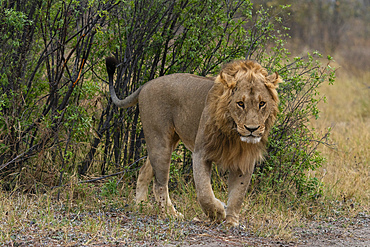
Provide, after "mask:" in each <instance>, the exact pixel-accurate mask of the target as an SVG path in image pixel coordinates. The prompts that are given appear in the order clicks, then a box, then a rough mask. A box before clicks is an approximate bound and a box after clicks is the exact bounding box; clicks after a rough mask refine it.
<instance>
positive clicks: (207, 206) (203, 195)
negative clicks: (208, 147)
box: [193, 154, 226, 222]
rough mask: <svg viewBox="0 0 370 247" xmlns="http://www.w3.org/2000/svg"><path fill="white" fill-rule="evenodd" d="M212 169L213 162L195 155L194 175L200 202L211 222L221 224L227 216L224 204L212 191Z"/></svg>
mask: <svg viewBox="0 0 370 247" xmlns="http://www.w3.org/2000/svg"><path fill="white" fill-rule="evenodd" d="M211 168H212V162H208V161H205V160H203V159H202V156H201V155H199V154H194V155H193V174H194V182H195V187H196V191H197V197H198V201H199V203H200V205H201V207H202V209H203V212H204V213H205V214H206V215H207V216H208V217H210V219H211V220H215V221H217V222H220V221H222V220H224V219H225V217H226V214H225V209H224V206H223V203H222V202H221V201H220V200H218V199H217V198H216V197H215V195H214V193H213V190H212V185H211Z"/></svg>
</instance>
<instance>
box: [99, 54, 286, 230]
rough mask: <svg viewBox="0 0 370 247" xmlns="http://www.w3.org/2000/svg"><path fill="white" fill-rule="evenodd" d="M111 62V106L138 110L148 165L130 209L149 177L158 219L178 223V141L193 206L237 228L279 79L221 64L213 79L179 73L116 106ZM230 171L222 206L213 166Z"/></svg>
mask: <svg viewBox="0 0 370 247" xmlns="http://www.w3.org/2000/svg"><path fill="white" fill-rule="evenodd" d="M116 64H117V61H116V59H115V58H113V57H109V58H107V59H106V66H107V72H108V76H109V89H110V94H111V98H112V101H113V103H114V104H115V105H116V106H118V107H121V108H128V107H131V106H134V105H135V104H137V103H138V104H139V111H140V115H141V122H142V126H143V131H144V136H145V140H146V143H147V149H148V159H147V160H146V162H145V164H144V165H143V166H142V167H141V169H140V171H139V176H138V180H137V188H136V198H135V200H136V202H137V203H140V202H142V201H145V200H147V196H148V186H149V185H150V183H151V181H152V179H153V177H154V186H153V191H154V196H155V199H156V201H157V203H158V205H159V209H160V212H161V214H166V213H167V214H171V215H174V216H178V217H182V215H181V214H180V213H179V212H177V211H176V209H175V208H174V206H173V204H172V202H171V199H170V197H169V194H168V180H169V170H170V162H171V153H172V152H173V151H174V149H175V147H176V146H177V144H178V143H179V141H180V140H182V142H183V143H184V144H185V146H186V148H188V149H189V150H190V151H192V154H193V174H194V181H195V187H196V192H197V198H198V201H199V203H200V205H201V208H202V210H203V212H204V213H205V214H206V215H207V216H208V217H209V218H210V219H211V220H212V221H217V222H222V221H224V220H225V219H226V225H227V226H231V227H232V226H237V225H239V213H240V210H241V207H242V203H243V200H244V197H245V195H246V191H247V188H248V186H249V183H250V179H251V175H252V173H253V170H254V166H255V163H256V162H258V161H260V160H261V159H263V154H264V152H265V146H266V143H267V139H268V133H269V131H270V129H271V127H272V126H273V124H274V122H275V119H276V115H277V113H278V103H279V99H278V94H277V91H276V89H277V87H278V83H279V82H280V81H281V79H280V78H279V76H278V74H277V73H273V74H271V75H268V73H267V70H266V69H264V68H263V67H262V66H261V65H259V64H258V63H256V62H253V61H248V60H238V61H234V62H231V63H228V64H226V65H225V66H224V67H223V68H222V70H221V72H220V73H219V74H218V75H217V77H216V78H209V77H201V76H196V75H192V74H185V73H177V74H171V75H165V76H162V77H159V78H156V79H154V80H151V81H149V82H147V83H146V84H144V85H143V86H141V87H140V88H139V89H137V90H136V91H135V92H134V93H132V94H131V95H130V96H128V97H127V98H125V99H124V100H120V99H118V97H117V95H116V93H115V90H114V87H113V76H114V73H115V68H116ZM213 163H214V164H216V165H218V166H221V167H222V168H224V169H225V170H228V171H229V178H228V190H229V192H228V201H227V204H226V205H225V204H224V203H223V202H221V201H220V200H219V199H217V198H216V197H215V195H214V193H213V190H212V186H211V168H212V164H213Z"/></svg>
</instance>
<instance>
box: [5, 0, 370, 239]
mask: <svg viewBox="0 0 370 247" xmlns="http://www.w3.org/2000/svg"><path fill="white" fill-rule="evenodd" d="M289 2H290V1H285V0H271V1H267V0H256V1H248V0H243V1H198V0H191V1H190V0H183V1H172V0H156V1H153V0H151V1H145V0H142V1H134V0H133V1H109V0H106V1H94V0H90V1H77V0H71V1H52V0H32V1H22V0H19V1H10V0H0V5H1V10H0V29H1V33H2V35H1V37H0V45H1V49H0V85H1V87H0V177H1V180H0V181H1V182H0V183H1V192H0V193H1V194H0V197H1V198H2V200H1V202H0V215H1V217H2V223H1V224H2V225H1V228H0V236H1V241H3V242H8V243H9V241H17V240H19V239H20V237H19V236H22V235H25V234H26V233H28V234H31V233H30V227H31V228H32V227H34V226H35V225H37V226H38V227H39V230H40V229H41V230H42V231H44V233H43V234H46V235H47V234H51V235H53V236H56V235H57V236H58V238H60V239H59V240H60V241H65V243H70V242H73V241H77V240H75V239H74V236H72V235H68V234H67V232H68V231H69V230H68V229H69V228H68V227H72V228H73V229H78V231H80V232H81V234H88V235H86V236H85V237H82V239H83V240H79V241H81V242H82V243H89V242H91V241H93V239H94V238H93V237H92V236H94V235H95V236H99V237H102V238H104V239H108V240H109V241H114V240H117V239H122V238H124V237H125V236H126V235H125V234H132V235H134V234H136V233H135V229H133V228H130V231H128V233H127V232H124V231H122V229H121V228H124V227H123V225H125V222H122V218H124V217H123V216H122V214H119V215H120V217H116V218H120V220H116V221H112V222H113V223H112V222H111V223H107V222H106V221H104V220H101V218H99V217H97V216H96V212H100V211H101V212H109V213H112V212H114V213H115V214H117V212H121V213H122V212H124V213H123V214H124V215H129V214H133V215H141V214H142V213H145V214H149V215H155V214H156V211H155V206H154V207H150V206H149V205H141V207H140V210H139V211H138V210H137V208H134V207H133V205H132V198H133V191H134V188H135V178H136V176H137V171H138V168H139V167H140V164H141V162H143V160H142V159H144V158H145V155H146V151H145V139H144V136H143V132H142V129H141V125H140V115H139V111H138V109H137V108H136V107H133V108H131V109H128V110H121V109H117V108H116V107H115V106H114V105H113V104H112V102H111V101H110V97H109V94H108V91H107V84H106V80H107V74H106V71H105V65H104V57H106V56H111V55H114V56H115V57H116V58H117V59H118V60H119V61H120V63H121V64H120V66H119V68H118V71H117V75H116V89H118V92H119V95H120V97H125V96H126V95H128V94H130V93H131V92H133V91H134V90H135V89H137V88H138V87H139V86H140V85H142V84H144V83H145V82H147V81H148V80H150V79H153V78H156V77H158V76H161V75H164V74H170V73H174V72H189V73H196V74H199V75H204V76H207V75H208V76H209V75H215V74H217V72H218V71H219V69H220V66H221V65H222V64H223V63H225V62H228V61H230V60H233V59H243V58H247V59H253V60H257V61H258V62H260V63H261V64H262V65H263V66H265V67H266V68H267V69H268V70H269V72H274V71H278V72H279V74H280V76H282V78H283V79H284V81H285V82H284V83H283V84H282V85H281V86H280V89H279V90H280V91H279V94H280V98H281V104H280V110H281V114H280V115H279V119H278V122H277V124H276V127H275V128H274V130H273V132H272V133H271V138H270V139H271V140H270V143H269V147H268V155H267V156H266V160H265V162H263V163H261V164H259V165H258V166H257V168H256V170H255V173H254V177H253V181H252V185H251V188H250V193H249V195H248V198H247V200H246V203H245V206H244V209H243V211H242V215H243V217H244V224H245V225H247V226H248V228H247V229H245V231H247V230H249V231H250V232H253V233H255V234H258V235H262V236H274V237H277V238H284V239H291V238H292V236H293V235H292V232H293V230H292V229H293V227H294V226H296V225H297V224H301V223H302V220H303V219H310V220H312V219H314V220H317V219H323V218H327V217H334V218H338V217H344V216H345V217H355V216H358V215H359V214H366V213H367V214H368V213H369V211H368V209H369V207H370V185H369V177H370V176H369V169H370V168H369V163H370V162H369V159H370V158H369V157H370V154H369V152H370V151H369V150H370V140H369V135H370V134H369V133H370V101H369V99H370V84H369V78H370V74H369V68H370V49H369V48H370V41H369V36H370V27H369V25H367V23H369V22H370V20H369V18H370V17H369V15H368V14H367V13H368V12H369V10H370V3H369V2H368V1H366V0H298V1H295V3H294V4H293V5H292V6H287V5H286V4H289ZM321 54H322V55H321ZM333 58H334V59H333ZM334 72H335V73H334ZM335 77H336V79H335ZM334 79H335V82H334ZM329 84H333V85H329ZM324 101H326V103H324ZM191 172H192V171H191V154H190V153H189V152H188V151H187V150H186V149H185V148H184V147H183V146H182V145H180V147H179V149H178V150H177V151H176V152H174V153H173V164H172V168H171V181H170V187H171V195H172V196H173V197H174V198H175V199H174V201H175V202H177V207H178V209H179V210H180V211H181V212H183V213H184V215H185V218H186V219H187V220H194V217H195V218H196V219H201V220H202V221H204V220H206V219H205V218H204V216H203V215H202V212H201V209H200V208H199V206H198V205H197V202H196V197H195V192H194V187H193V184H192V175H191ZM226 177H227V174H223V173H219V172H218V171H217V169H215V171H214V178H213V183H214V189H215V193H216V194H217V196H218V197H220V198H222V199H223V200H225V198H226V196H227V194H226V191H227V188H226V187H227V185H226V182H225V181H226V179H225V178H226ZM134 212H135V213H134ZM88 213H91V214H93V215H94V217H92V218H91V219H90V220H89V219H87V218H83V219H81V222H83V223H82V224H81V225H79V224H77V223H76V224H72V223H71V222H70V221H69V222H68V220H70V219H71V218H72V219H73V218H74V219H78V218H79V215H82V214H85V215H86V214H88ZM40 217H41V218H40ZM111 218H112V217H111ZM113 218H114V217H113ZM116 218H115V219H116ZM62 219H64V221H63V220H62ZM99 219H100V220H99ZM271 219H275V220H274V221H272V220H271ZM123 221H125V218H124V220H123ZM126 223H127V222H126ZM130 223H132V221H131V220H130ZM71 224H72V225H71ZM82 225H83V226H82ZM131 225H135V224H131ZM148 225H149V226H148V227H149V228H150V227H152V228H153V229H154V228H156V225H154V226H153V225H151V224H148ZM103 228H108V229H110V232H111V233H109V238H108V237H107V236H106V235H104V234H103V233H102V232H103V231H102V229H103ZM153 229H147V230H146V231H144V233H143V234H142V235H140V236H138V237H136V238H135V239H132V241H134V242H135V241H141V240H143V239H152V236H151V235H150V234H153ZM50 231H51V232H52V233H50ZM154 233H155V231H154ZM38 234H40V233H38ZM43 234H41V235H43ZM105 234H107V233H105ZM114 234H115V235H114ZM31 235H32V234H31ZM184 237H186V234H185V235H184V233H183V232H179V231H176V230H173V231H171V234H168V235H167V237H163V238H162V239H154V240H162V241H163V240H170V239H171V238H176V239H180V240H181V239H183V238H184ZM153 238H155V237H154V236H153ZM108 240H107V241H108ZM154 240H153V241H154Z"/></svg>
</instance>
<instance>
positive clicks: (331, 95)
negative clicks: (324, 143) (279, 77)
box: [313, 72, 370, 208]
mask: <svg viewBox="0 0 370 247" xmlns="http://www.w3.org/2000/svg"><path fill="white" fill-rule="evenodd" d="M369 79H370V73H369V72H367V73H365V74H362V75H358V76H356V77H354V76H349V75H346V74H343V73H340V74H339V77H338V78H337V80H336V82H335V84H334V85H332V86H329V85H325V86H323V87H322V89H321V90H320V91H321V93H322V94H323V95H325V96H326V98H327V103H326V104H321V105H320V107H319V108H320V110H321V118H320V119H319V120H318V121H315V122H314V123H313V125H314V126H315V127H316V128H317V129H318V130H320V131H325V130H326V129H327V128H328V127H331V128H332V130H331V136H330V137H331V140H332V143H333V144H334V145H335V146H334V148H329V147H321V152H322V154H323V156H324V157H325V158H326V159H327V162H326V163H325V165H324V166H323V167H322V169H320V170H319V171H317V172H316V173H315V175H316V176H317V177H319V178H320V179H322V181H323V182H324V183H325V185H326V191H325V193H326V196H328V197H329V198H332V199H337V200H342V201H343V202H346V201H349V200H352V201H356V202H357V203H359V205H362V207H364V208H366V207H367V208H370V84H369V81H370V80H369Z"/></svg>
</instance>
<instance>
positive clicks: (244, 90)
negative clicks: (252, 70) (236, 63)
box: [228, 76, 275, 143]
mask: <svg viewBox="0 0 370 247" xmlns="http://www.w3.org/2000/svg"><path fill="white" fill-rule="evenodd" d="M264 80H265V78H263V77H262V76H259V77H255V78H254V79H253V80H252V81H249V80H248V79H247V78H243V79H241V80H240V81H238V82H236V87H235V88H234V89H233V93H232V96H231V99H230V103H229V105H228V109H229V113H230V116H231V117H232V119H233V121H234V124H235V128H236V131H237V132H238V134H239V135H240V139H241V140H242V141H243V142H248V143H258V142H259V141H260V140H261V138H262V136H263V134H264V132H265V123H266V120H267V118H268V117H269V115H270V113H271V110H272V108H273V107H274V106H275V102H273V99H272V96H271V95H270V93H269V91H268V89H267V87H266V86H265V81H264Z"/></svg>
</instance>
